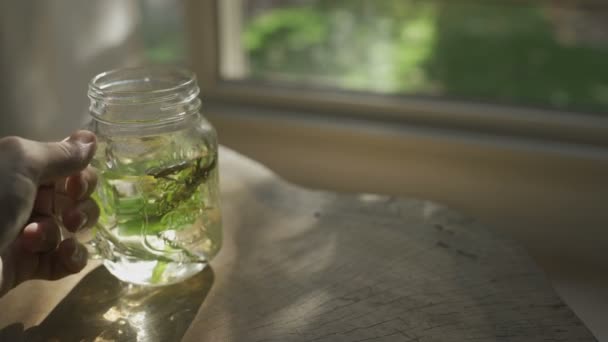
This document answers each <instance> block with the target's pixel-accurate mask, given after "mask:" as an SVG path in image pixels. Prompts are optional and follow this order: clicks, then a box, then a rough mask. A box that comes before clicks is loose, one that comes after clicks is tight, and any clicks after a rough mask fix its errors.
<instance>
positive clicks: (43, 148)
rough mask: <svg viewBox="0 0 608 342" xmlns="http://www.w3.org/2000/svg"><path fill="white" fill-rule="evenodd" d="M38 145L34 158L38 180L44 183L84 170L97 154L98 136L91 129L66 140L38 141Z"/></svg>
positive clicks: (76, 133) (78, 132) (79, 132)
mask: <svg viewBox="0 0 608 342" xmlns="http://www.w3.org/2000/svg"><path fill="white" fill-rule="evenodd" d="M37 147H38V148H37V149H36V150H35V151H34V153H33V154H32V158H33V162H34V165H36V168H37V170H35V172H37V176H38V181H39V182H41V183H43V182H46V181H48V180H52V179H57V178H60V177H67V176H70V175H73V174H75V173H77V172H79V171H81V170H83V169H84V168H85V167H86V166H87V165H88V164H89V162H90V161H91V159H92V158H93V155H94V154H95V148H96V138H95V135H94V134H93V133H91V132H89V131H77V132H75V133H74V134H72V135H71V136H70V137H69V138H68V139H66V140H64V141H61V142H53V143H38V145H37Z"/></svg>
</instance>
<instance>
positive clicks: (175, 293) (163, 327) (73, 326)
mask: <svg viewBox="0 0 608 342" xmlns="http://www.w3.org/2000/svg"><path fill="white" fill-rule="evenodd" d="M213 278H214V274H213V270H212V269H211V268H210V267H207V268H205V270H203V271H202V272H201V273H199V274H198V275H196V276H194V277H192V278H190V279H188V280H186V281H184V282H182V283H179V284H175V285H170V286H166V287H158V288H150V287H140V286H134V285H128V284H125V283H123V282H121V281H119V280H118V279H116V278H115V277H114V276H112V275H111V274H110V273H109V272H108V271H107V270H106V269H105V268H104V267H99V268H97V269H95V270H94V271H92V272H91V273H89V274H88V275H87V276H86V277H85V278H83V280H82V281H81V282H80V283H79V284H78V285H77V286H76V287H75V288H74V289H73V290H72V291H71V292H70V293H69V294H68V295H67V296H66V297H65V298H64V299H63V300H62V301H61V302H60V303H59V305H57V307H56V308H55V309H54V310H53V311H52V312H51V313H50V314H49V316H48V317H47V318H46V319H45V320H44V321H43V322H42V323H41V324H40V325H38V326H35V327H32V328H29V329H27V330H24V327H23V324H21V323H16V324H13V325H10V326H7V327H5V328H4V329H2V330H0V341H16V342H19V341H28V342H29V341H34V342H36V341H57V342H59V341H61V342H63V341H179V340H181V338H182V336H183V335H184V334H185V332H186V330H187V329H188V327H189V326H190V323H191V322H192V320H193V319H194V317H195V316H196V314H197V312H198V309H199V307H200V306H201V304H202V303H203V301H204V300H205V298H206V297H207V294H208V293H209V290H210V289H211V286H212V284H213Z"/></svg>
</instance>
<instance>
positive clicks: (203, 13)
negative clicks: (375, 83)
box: [184, 0, 608, 148]
mask: <svg viewBox="0 0 608 342" xmlns="http://www.w3.org/2000/svg"><path fill="white" fill-rule="evenodd" d="M222 1H231V0H222ZM184 9H185V19H186V24H187V25H186V27H187V31H188V32H187V33H188V38H187V41H188V43H189V48H190V54H191V57H192V65H191V66H192V68H193V69H194V71H195V72H196V74H197V77H198V81H199V85H200V88H201V93H202V97H203V100H204V101H205V102H206V103H208V104H214V105H215V104H219V105H222V104H236V105H241V107H251V108H258V109H259V108H269V109H273V110H285V111H290V112H291V113H293V112H297V113H301V114H302V115H307V113H314V114H320V115H327V116H331V117H346V118H350V119H353V118H355V119H364V120H373V121H379V122H385V123H392V122H396V123H400V124H410V125H416V126H423V127H437V128H447V129H455V130H464V131H472V132H476V133H483V134H488V135H499V136H509V137H521V138H527V139H534V140H548V141H552V142H559V143H569V144H583V145H591V146H594V147H603V148H608V115H606V116H601V115H593V114H588V113H581V112H574V111H559V110H552V109H539V108H533V107H523V106H509V105H502V104H489V103H475V102H468V101H454V100H449V99H443V98H441V99H437V98H432V99H431V98H426V97H419V96H407V95H381V94H374V93H365V92H354V91H344V90H337V89H312V88H308V87H297V86H293V85H290V86H286V85H279V84H277V85H274V84H265V83H258V82H255V84H254V83H253V82H248V81H246V80H245V81H229V80H223V79H222V78H221V75H220V64H219V58H220V44H219V42H220V30H221V26H220V19H219V3H218V0H202V1H198V0H185V2H184ZM607 114H608V113H607ZM251 115H255V114H253V113H252V114H251Z"/></svg>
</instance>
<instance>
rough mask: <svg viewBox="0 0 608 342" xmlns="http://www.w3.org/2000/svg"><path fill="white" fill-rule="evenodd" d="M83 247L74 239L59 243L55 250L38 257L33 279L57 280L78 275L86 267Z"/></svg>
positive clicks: (85, 255)
mask: <svg viewBox="0 0 608 342" xmlns="http://www.w3.org/2000/svg"><path fill="white" fill-rule="evenodd" d="M87 258H88V252H87V249H86V247H85V246H83V245H82V244H80V243H78V242H77V241H76V240H74V239H66V240H63V241H61V243H60V244H59V246H57V249H55V250H53V251H52V252H49V253H46V254H43V255H41V256H40V259H39V263H38V269H37V270H36V273H35V274H34V275H33V277H32V278H33V279H46V280H57V279H60V278H63V277H66V276H68V275H70V274H74V273H78V272H80V271H82V269H83V268H84V267H85V266H86V265H87Z"/></svg>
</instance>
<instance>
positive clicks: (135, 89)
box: [87, 67, 222, 285]
mask: <svg viewBox="0 0 608 342" xmlns="http://www.w3.org/2000/svg"><path fill="white" fill-rule="evenodd" d="M88 95H89V98H90V100H91V105H90V115H91V117H92V120H91V121H90V123H89V124H88V127H87V129H89V130H91V131H93V132H94V133H95V134H96V135H97V138H98V148H97V152H96V155H95V158H94V160H93V162H92V165H93V166H94V167H95V168H96V169H97V173H98V176H99V182H98V186H97V189H96V193H95V194H94V198H95V200H96V201H97V203H98V204H99V208H100V211H101V215H100V219H99V224H98V225H97V228H96V231H95V232H94V234H95V237H94V239H93V241H92V242H93V243H92V245H93V246H94V252H95V253H97V254H98V255H100V256H101V257H102V258H103V259H104V265H105V266H106V267H107V269H108V270H109V271H110V272H111V273H112V274H114V275H115V276H116V277H118V278H119V279H121V280H123V281H127V282H130V283H136V284H144V285H166V284H171V283H175V282H178V281H180V280H183V279H186V278H188V277H190V276H192V275H194V274H196V273H197V272H199V271H201V270H202V269H203V268H204V267H205V266H206V265H207V263H208V262H209V260H211V259H212V258H213V257H214V256H215V255H216V254H217V253H218V251H219V249H220V247H221V243H222V227H221V212H220V204H219V189H218V145H217V137H216V132H215V130H214V128H213V127H212V126H211V124H209V122H208V121H207V120H206V119H205V118H204V117H203V116H202V114H201V101H200V99H199V97H198V95H199V88H198V85H197V83H196V79H195V76H194V75H193V74H192V73H191V72H189V71H187V70H184V69H180V68H173V67H143V68H132V69H120V70H113V71H109V72H104V73H102V74H100V75H98V76H96V77H95V78H93V80H92V81H91V82H90V84H89V92H88Z"/></svg>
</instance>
